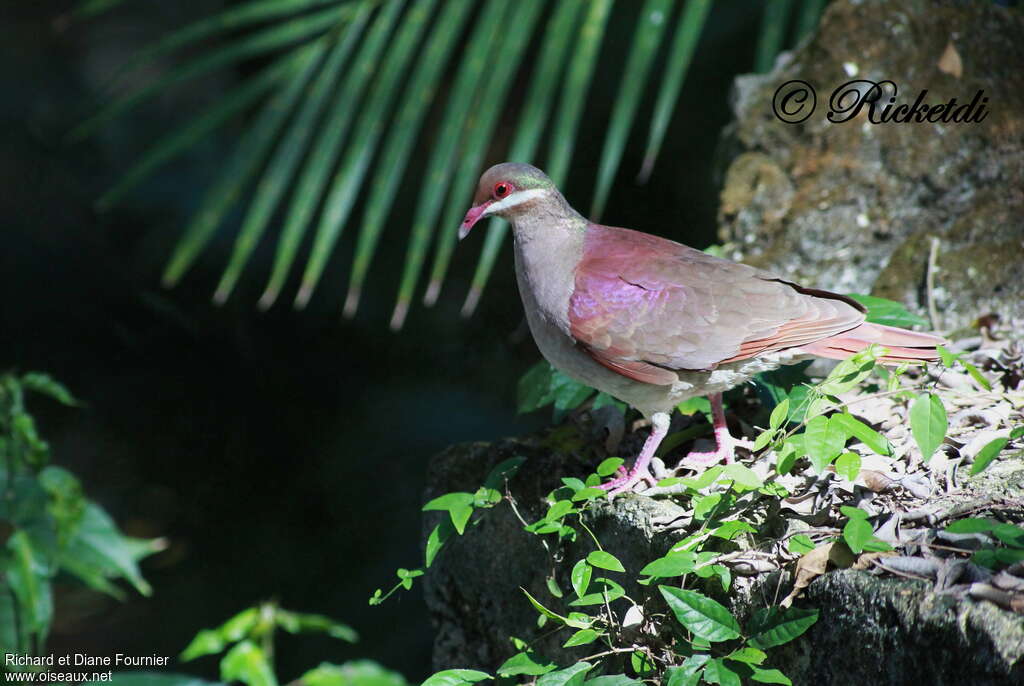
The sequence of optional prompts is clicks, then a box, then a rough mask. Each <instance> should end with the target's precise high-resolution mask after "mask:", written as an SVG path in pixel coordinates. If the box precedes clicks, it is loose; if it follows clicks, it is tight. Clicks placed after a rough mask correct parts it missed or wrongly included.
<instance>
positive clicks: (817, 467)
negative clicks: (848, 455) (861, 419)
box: [804, 415, 846, 474]
mask: <svg viewBox="0 0 1024 686" xmlns="http://www.w3.org/2000/svg"><path fill="white" fill-rule="evenodd" d="M845 444H846V431H845V429H844V428H843V426H842V425H841V424H839V423H838V422H833V421H832V420H831V419H829V418H827V417H824V416H820V415H819V416H817V417H814V418H813V419H811V420H810V421H809V422H807V427H806V428H805V429H804V448H805V449H806V450H807V456H808V457H809V458H811V465H812V466H813V467H814V471H815V472H816V473H818V474H821V473H822V472H823V471H825V468H826V467H827V466H828V465H829V464H831V462H832V460H834V459H835V458H836V457H837V456H838V455H839V453H840V452H842V450H843V446H844V445H845Z"/></svg>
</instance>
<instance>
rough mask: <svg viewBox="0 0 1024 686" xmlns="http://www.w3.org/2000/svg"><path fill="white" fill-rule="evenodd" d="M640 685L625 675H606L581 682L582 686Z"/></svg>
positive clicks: (639, 682) (640, 682)
mask: <svg viewBox="0 0 1024 686" xmlns="http://www.w3.org/2000/svg"><path fill="white" fill-rule="evenodd" d="M642 683H643V682H642V681H638V680H636V679H631V678H630V677H628V676H626V675H625V674H607V675H605V676H595V677H594V678H593V679H587V680H586V681H584V682H583V686H641V684H642Z"/></svg>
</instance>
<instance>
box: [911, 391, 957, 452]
mask: <svg viewBox="0 0 1024 686" xmlns="http://www.w3.org/2000/svg"><path fill="white" fill-rule="evenodd" d="M948 428H949V421H948V420H947V419H946V408H945V407H943V405H942V401H941V400H939V397H938V396H936V395H932V394H931V393H922V394H921V395H919V396H918V397H917V400H915V401H914V404H913V405H912V406H911V408H910V432H911V433H912V434H913V436H914V441H915V442H916V443H917V447H918V448H920V449H921V455H922V457H924V461H925V462H927V461H928V460H930V459H931V458H932V455H933V454H934V453H935V450H936V449H937V448H938V447H939V445H940V444H941V443H942V440H943V439H944V438H945V437H946V430H947V429H948Z"/></svg>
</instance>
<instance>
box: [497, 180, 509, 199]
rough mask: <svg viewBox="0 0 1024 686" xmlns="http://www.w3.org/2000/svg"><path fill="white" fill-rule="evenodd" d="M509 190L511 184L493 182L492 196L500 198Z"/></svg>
mask: <svg viewBox="0 0 1024 686" xmlns="http://www.w3.org/2000/svg"><path fill="white" fill-rule="evenodd" d="M511 190H512V186H511V185H509V184H507V183H505V182H501V183H496V184H494V197H495V198H498V199H499V200H501V199H502V198H504V197H505V196H507V195H508V194H509V192H510V191H511Z"/></svg>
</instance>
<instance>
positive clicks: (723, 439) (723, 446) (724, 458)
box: [677, 427, 753, 471]
mask: <svg viewBox="0 0 1024 686" xmlns="http://www.w3.org/2000/svg"><path fill="white" fill-rule="evenodd" d="M715 443H716V447H715V449H714V450H712V451H707V452H698V451H693V452H691V453H690V454H688V455H687V456H686V457H684V458H683V459H682V460H680V461H679V467H690V468H697V469H700V470H701V471H704V470H705V469H707V468H708V467H711V466H713V465H716V464H719V463H721V462H725V464H732V462H733V460H734V459H735V457H736V448H737V447H744V448H745V447H747V446H748V445H750V446H752V445H753V444H752V443H750V442H749V441H745V440H742V439H738V438H733V437H732V435H731V434H730V433H729V432H728V430H726V429H724V427H723V429H718V430H716V431H715ZM677 469H678V467H677Z"/></svg>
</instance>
